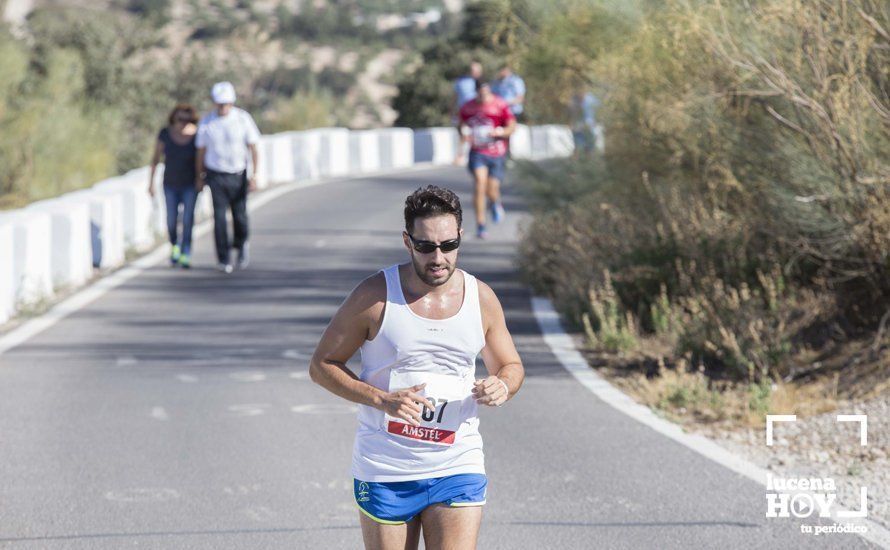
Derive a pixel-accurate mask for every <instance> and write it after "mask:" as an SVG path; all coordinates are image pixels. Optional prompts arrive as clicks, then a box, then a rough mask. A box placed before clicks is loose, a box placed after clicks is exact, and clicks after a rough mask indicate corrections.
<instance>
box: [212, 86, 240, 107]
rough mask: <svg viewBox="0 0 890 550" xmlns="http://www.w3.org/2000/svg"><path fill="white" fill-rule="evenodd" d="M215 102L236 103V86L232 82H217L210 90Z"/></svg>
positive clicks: (220, 103)
mask: <svg viewBox="0 0 890 550" xmlns="http://www.w3.org/2000/svg"><path fill="white" fill-rule="evenodd" d="M210 96H211V97H212V98H213V102H214V103H216V104H219V105H222V104H225V103H235V87H234V86H232V83H231V82H217V83H216V84H214V85H213V90H211V92H210Z"/></svg>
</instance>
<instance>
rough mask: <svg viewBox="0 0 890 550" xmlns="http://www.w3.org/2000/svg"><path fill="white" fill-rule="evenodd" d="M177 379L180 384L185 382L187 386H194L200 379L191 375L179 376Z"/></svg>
mask: <svg viewBox="0 0 890 550" xmlns="http://www.w3.org/2000/svg"><path fill="white" fill-rule="evenodd" d="M176 379H177V380H179V381H180V382H185V383H186V384H194V383H195V382H197V381H198V377H197V376H193V375H191V374H177V375H176Z"/></svg>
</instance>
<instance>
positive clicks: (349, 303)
mask: <svg viewBox="0 0 890 550" xmlns="http://www.w3.org/2000/svg"><path fill="white" fill-rule="evenodd" d="M384 304H386V277H385V276H384V275H383V272H382V271H378V272H377V273H375V274H373V275H371V276H370V277H367V278H366V279H364V280H363V281H362V282H360V283H359V284H358V285H356V287H355V288H354V289H352V292H351V293H350V294H349V297H348V298H346V301H345V302H344V303H343V308H344V309H347V310H349V312H351V313H354V314H360V313H365V312H372V313H373V312H374V311H375V310H376V309H378V308H381V307H383V306H384Z"/></svg>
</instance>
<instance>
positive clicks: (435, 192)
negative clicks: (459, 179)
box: [405, 185, 463, 235]
mask: <svg viewBox="0 0 890 550" xmlns="http://www.w3.org/2000/svg"><path fill="white" fill-rule="evenodd" d="M447 214H451V215H452V216H454V217H455V218H456V219H457V228H458V229H460V224H461V222H462V221H463V210H461V207H460V199H458V198H457V195H456V194H454V191H451V190H450V189H443V188H442V187H436V186H435V185H427V186H426V187H420V188H418V189H417V191H415V192H413V193H411V194H410V195H408V198H407V199H405V231H407V232H408V234H409V235H410V234H411V233H412V232H413V231H414V220H416V219H417V218H429V217H431V216H442V215H447Z"/></svg>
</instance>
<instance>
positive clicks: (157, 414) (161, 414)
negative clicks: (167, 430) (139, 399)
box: [151, 407, 170, 420]
mask: <svg viewBox="0 0 890 550" xmlns="http://www.w3.org/2000/svg"><path fill="white" fill-rule="evenodd" d="M151 417H152V418H154V419H155V420H170V415H168V414H167V411H165V410H164V407H153V408H152V409H151Z"/></svg>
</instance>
